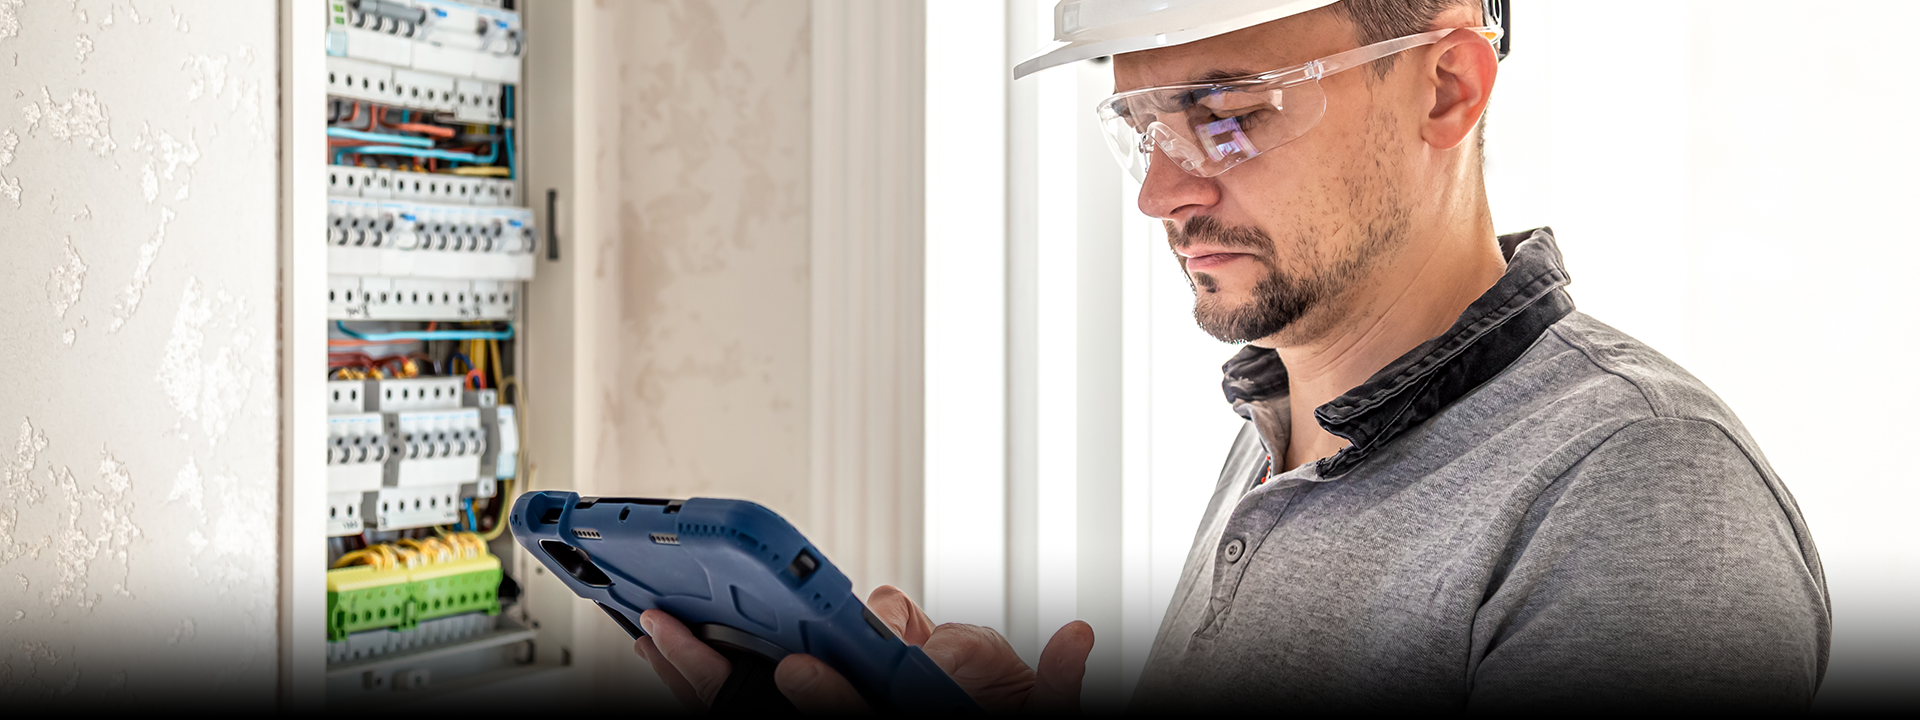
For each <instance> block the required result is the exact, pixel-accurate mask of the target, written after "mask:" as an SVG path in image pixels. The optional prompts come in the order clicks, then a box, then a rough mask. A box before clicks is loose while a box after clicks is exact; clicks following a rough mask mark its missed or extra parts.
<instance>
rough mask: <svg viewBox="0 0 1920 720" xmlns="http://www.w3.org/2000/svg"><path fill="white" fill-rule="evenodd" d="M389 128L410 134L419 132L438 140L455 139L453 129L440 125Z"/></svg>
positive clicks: (410, 125)
mask: <svg viewBox="0 0 1920 720" xmlns="http://www.w3.org/2000/svg"><path fill="white" fill-rule="evenodd" d="M387 127H390V128H393V129H395V130H406V131H408V132H417V133H420V134H422V135H432V136H434V137H438V138H450V137H453V135H454V132H453V128H450V127H441V126H439V125H421V124H420V123H400V124H399V125H388V126H387Z"/></svg>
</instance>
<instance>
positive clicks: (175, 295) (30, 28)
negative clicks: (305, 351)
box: [0, 0, 280, 711]
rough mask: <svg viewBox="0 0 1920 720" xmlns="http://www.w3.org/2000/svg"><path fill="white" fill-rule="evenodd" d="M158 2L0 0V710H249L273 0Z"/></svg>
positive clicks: (271, 317) (275, 479) (271, 450)
mask: <svg viewBox="0 0 1920 720" xmlns="http://www.w3.org/2000/svg"><path fill="white" fill-rule="evenodd" d="M136 3H137V4H136ZM163 6H164V5H163V4H159V5H150V4H147V0H132V1H129V0H68V1H66V2H27V3H22V2H20V1H19V0H0V225H3V226H4V227H6V230H5V232H4V234H5V236H6V238H7V242H6V243H5V245H6V247H7V251H8V261H7V262H6V263H0V307H6V308H9V309H12V310H14V312H9V313H0V337H6V338H7V339H8V343H9V353H10V354H9V356H8V357H9V359H10V364H9V366H8V368H7V370H8V372H7V378H6V381H5V382H6V383H7V384H6V387H4V388H0V707H6V708H8V709H9V710H16V711H17V710H19V709H21V708H32V707H34V706H35V705H36V704H38V703H48V702H58V703H61V704H63V705H70V706H72V705H130V706H144V707H158V706H161V705H157V704H156V703H164V702H165V701H166V700H169V699H173V698H179V697H184V696H186V695H189V694H190V695H191V696H192V697H194V698H197V699H201V701H202V702H212V703H214V704H215V705H218V704H220V703H225V704H227V705H229V706H232V707H234V708H235V709H252V710H256V711H260V710H269V711H270V710H271V709H272V708H273V701H274V697H275V684H276V683H275V681H276V676H277V659H276V652H277V651H276V648H277V634H276V628H277V623H278V616H277V593H278V587H279V581H278V575H277V567H278V558H277V548H278V540H277V538H278V535H277V527H278V525H277V517H276V515H277V512H276V511H277V508H278V507H279V454H280V448H279V444H278V443H279V434H278V422H277V421H278V417H279V406H278V402H277V396H278V386H279V376H278V373H277V372H275V367H276V363H277V357H276V353H277V349H276V343H275V342H274V341H273V338H274V336H275V335H274V334H275V332H276V329H277V322H276V321H277V316H276V315H275V313H274V312H272V309H273V308H274V307H275V301H276V296H277V288H278V278H279V272H278V265H277V262H278V261H277V252H276V246H275V242H274V240H273V239H274V238H275V237H276V236H277V234H278V199H279V198H278V169H277V166H276V163H277V162H278V159H277V152H275V144H276V142H277V134H278V127H279V125H278V118H277V117H276V116H275V113H277V112H278V110H277V106H276V104H275V103H274V99H273V97H272V93H273V92H274V91H275V88H276V87H277V85H276V83H277V80H276V76H277V68H276V67H275V62H274V60H273V56H272V54H271V53H267V54H265V56H264V57H263V56H262V55H261V53H258V52H256V51H255V50H254V49H253V48H259V47H268V48H270V47H273V46H274V45H275V44H276V42H277V36H278V21H277V18H276V17H275V13H276V10H275V8H276V6H275V5H274V4H273V3H261V2H255V1H254V0H199V1H197V2H192V3H176V4H174V6H172V7H166V8H165V9H164V10H163V9H162V7H163ZM156 20H157V21H156ZM155 303H158V304H159V305H160V306H161V307H158V308H146V309H144V310H143V308H145V306H147V305H153V304H155ZM156 310H157V312H156ZM90 317H98V318H102V319H104V322H103V323H101V324H98V325H93V324H90V323H89V322H88V319H89V318H90Z"/></svg>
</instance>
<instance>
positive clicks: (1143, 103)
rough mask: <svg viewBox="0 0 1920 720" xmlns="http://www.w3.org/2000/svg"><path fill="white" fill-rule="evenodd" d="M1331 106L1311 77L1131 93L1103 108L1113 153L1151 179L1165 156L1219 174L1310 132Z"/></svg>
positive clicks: (1188, 168) (1194, 170)
mask: <svg viewBox="0 0 1920 720" xmlns="http://www.w3.org/2000/svg"><path fill="white" fill-rule="evenodd" d="M1326 107H1327V101H1326V95H1325V94H1323V93H1322V92H1321V90H1320V84H1319V83H1318V82H1305V83H1297V84H1293V85H1288V86H1285V87H1275V86H1272V85H1266V86H1254V87H1245V88H1241V87H1220V86H1205V87H1198V88H1194V87H1185V88H1166V89H1162V90H1154V91H1149V92H1139V93H1129V94H1125V95H1117V96H1114V97H1111V98H1108V99H1107V100H1106V101H1105V102H1102V103H1101V104H1100V107H1099V109H1098V110H1099V114H1100V124H1101V127H1102V129H1103V130H1105V132H1106V136H1107V145H1108V148H1109V149H1110V150H1112V151H1113V155H1114V159H1115V160H1117V161H1119V163H1120V167H1121V168H1123V169H1125V170H1126V171H1127V172H1128V173H1129V174H1131V175H1133V177H1134V179H1135V180H1141V181H1144V180H1145V179H1146V175H1147V169H1148V167H1149V164H1150V163H1152V162H1158V161H1162V159H1164V161H1168V162H1172V163H1174V164H1175V166H1177V167H1179V168H1180V169H1181V170H1183V171H1185V172H1187V173H1188V174H1191V175H1195V176H1198V177H1213V176H1215V175H1219V174H1220V173H1223V172H1226V171H1227V170H1228V169H1229V168H1232V167H1234V166H1235V165H1239V164H1240V163H1243V162H1246V161H1248V160H1251V159H1253V158H1254V157H1256V156H1258V155H1259V154H1260V153H1263V152H1266V151H1268V150H1272V149H1274V148H1276V147H1279V146H1281V145H1285V144H1287V143H1289V142H1292V141H1294V140H1295V139H1298V138H1299V137H1300V136H1301V135H1305V134H1306V132H1307V131H1308V130H1311V129H1313V126H1314V125H1316V124H1318V123H1319V122H1320V118H1321V117H1322V116H1323V115H1325V114H1326ZM1156 155H1158V156H1159V157H1158V158H1156V157H1155V156H1156Z"/></svg>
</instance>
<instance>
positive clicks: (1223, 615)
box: [1193, 463, 1317, 639]
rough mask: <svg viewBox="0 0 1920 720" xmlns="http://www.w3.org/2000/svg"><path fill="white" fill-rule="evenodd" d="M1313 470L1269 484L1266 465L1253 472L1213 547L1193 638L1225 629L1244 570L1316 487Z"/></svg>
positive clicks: (1201, 637)
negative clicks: (1208, 590) (1203, 607)
mask: <svg viewBox="0 0 1920 720" xmlns="http://www.w3.org/2000/svg"><path fill="white" fill-rule="evenodd" d="M1312 467H1313V465H1312V464H1311V463H1309V464H1307V465H1306V466H1304V467H1302V468H1301V469H1299V470H1296V471H1295V472H1292V473H1286V474H1283V475H1281V476H1279V477H1275V478H1272V479H1271V480H1266V474H1267V470H1268V469H1267V467H1266V465H1265V464H1263V465H1262V467H1259V468H1255V472H1254V477H1253V478H1250V479H1249V480H1248V483H1249V484H1250V485H1253V486H1254V487H1253V489H1252V490H1251V491H1249V492H1248V493H1247V494H1246V495H1245V496H1244V497H1242V498H1241V499H1240V502H1239V503H1238V504H1237V505H1236V506H1235V507H1234V510H1233V515H1232V516H1230V517H1229V518H1228V519H1227V526H1226V528H1225V530H1224V531H1223V532H1222V533H1221V534H1220V541H1219V542H1218V543H1217V544H1216V545H1215V547H1214V550H1213V553H1214V554H1213V593H1212V595H1211V596H1210V597H1209V598H1208V600H1207V611H1206V614H1205V615H1204V616H1202V618H1201V621H1200V629H1199V630H1196V631H1194V634H1193V637H1194V638H1196V639H1207V638H1212V637H1213V636H1215V635H1217V634H1218V633H1219V632H1220V629H1221V628H1222V627H1224V626H1225V625H1226V620H1227V610H1228V609H1229V608H1231V607H1232V606H1233V598H1234V594H1235V593H1236V592H1238V591H1239V589H1240V581H1241V579H1242V578H1244V577H1246V574H1247V567H1248V566H1250V565H1252V564H1253V561H1252V558H1253V555H1254V554H1255V553H1257V552H1259V550H1260V547H1261V546H1262V545H1264V544H1265V543H1266V539H1267V537H1268V536H1269V535H1270V534H1272V532H1273V529H1274V527H1275V526H1277V525H1279V523H1280V519H1281V518H1282V517H1283V516H1285V514H1286V512H1287V508H1288V507H1290V506H1292V505H1293V501H1294V500H1295V499H1297V498H1299V497H1300V496H1301V495H1304V494H1306V493H1307V492H1309V491H1311V490H1312V488H1313V486H1314V485H1316V484H1317V483H1315V482H1313V481H1312V478H1310V477H1306V475H1309V474H1311V473H1312V470H1311V468H1312ZM1262 481H1264V482H1262Z"/></svg>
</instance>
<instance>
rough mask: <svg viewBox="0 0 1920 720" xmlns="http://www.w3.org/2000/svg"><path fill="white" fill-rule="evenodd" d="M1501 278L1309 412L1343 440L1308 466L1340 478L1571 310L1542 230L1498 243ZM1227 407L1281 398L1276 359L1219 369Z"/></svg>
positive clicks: (1249, 358) (1547, 233) (1494, 371)
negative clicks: (1440, 326)
mask: <svg viewBox="0 0 1920 720" xmlns="http://www.w3.org/2000/svg"><path fill="white" fill-rule="evenodd" d="M1500 250H1501V253H1502V254H1503V255H1505V256H1506V257H1507V271H1506V274H1504V275H1502V276H1501V277H1500V281H1499V282H1497V283H1494V286H1493V287H1492V288H1490V289H1488V290H1487V292H1486V293H1485V294H1483V295H1481V296H1480V298H1479V299H1477V300H1474V301H1473V304H1471V305H1468V306H1467V310H1466V312H1463V313H1461V314H1460V318H1459V319H1458V320H1455V321H1454V323H1453V327H1452V328H1450V329H1448V330H1447V331H1446V332H1445V333H1442V334H1441V335H1440V336H1438V337H1435V338H1433V339H1431V340H1428V341H1426V342H1424V343H1421V344H1420V346H1419V347H1416V348H1414V349H1413V350H1411V351H1408V352H1407V354H1405V355H1401V356H1400V357H1399V358H1398V359H1396V360H1394V361H1393V362H1391V363H1388V364H1387V366H1386V367H1384V368H1381V370H1380V371H1379V372H1377V373H1374V374H1373V377H1370V378H1368V379H1367V381H1366V382H1364V383H1361V384H1360V386H1359V387H1355V388H1354V389H1352V390H1349V391H1347V393H1346V394H1345V395H1341V396H1340V397H1337V398H1334V399H1333V401H1332V402H1329V403H1327V404H1325V405H1321V406H1320V407H1317V408H1314V411H1313V417H1314V420H1315V421H1317V422H1319V423H1320V427H1322V428H1325V429H1326V431H1327V432H1329V433H1332V434H1334V435H1336V436H1338V437H1341V438H1344V439H1345V440H1347V442H1349V443H1350V445H1348V446H1347V447H1346V448H1345V449H1343V450H1341V451H1340V452H1338V453H1336V454H1334V455H1333V456H1332V457H1328V458H1323V459H1321V460H1320V461H1319V462H1318V463H1317V467H1316V469H1317V470H1318V471H1319V474H1320V475H1321V476H1322V477H1325V478H1329V479H1330V478H1333V477H1335V476H1338V475H1341V474H1344V473H1346V472H1347V471H1348V470H1352V469H1353V468H1354V467H1355V466H1357V465H1359V464H1360V462H1361V461H1363V460H1365V459H1366V458H1367V456H1368V455H1370V454H1371V453H1373V451H1375V450H1377V449H1379V448H1380V447H1381V446H1384V445H1386V444H1387V443H1388V442H1391V441H1392V440H1393V439H1394V438H1396V437H1399V436H1400V434H1401V433H1404V432H1406V431H1407V430H1408V429H1410V428H1413V427H1416V426H1418V425H1419V424H1421V423H1423V422H1426V421H1427V419H1428V418H1431V417H1433V416H1434V415H1437V414H1439V413H1440V411H1441V410H1442V409H1444V408H1445V407H1447V406H1448V405H1449V404H1452V403H1453V401H1455V400H1458V399H1460V398H1461V397H1464V396H1466V394H1467V393H1469V392H1472V391H1473V390H1474V389H1475V388H1477V387H1479V386H1480V385H1481V384H1482V383H1485V382H1486V381H1488V380H1491V379H1493V377H1494V376H1495V375H1498V374H1500V372H1501V371H1502V370H1505V369H1506V368H1507V366H1509V365H1512V364H1513V363H1514V361H1516V360H1519V359H1520V356H1521V355H1522V354H1525V353H1526V351H1527V349H1528V348H1530V347H1532V346H1533V343H1534V341H1535V340H1538V339H1539V337H1540V335H1541V333H1544V332H1546V330H1547V328H1548V327H1550V326H1552V325H1553V324H1554V323H1556V322H1559V321H1560V318H1563V317H1566V316H1567V314H1568V313H1571V312H1573V297H1572V296H1570V295H1568V294H1567V291H1566V290H1565V289H1564V288H1565V287H1566V285H1567V283H1569V282H1571V278H1569V277H1568V275H1567V270H1566V268H1565V267H1564V266H1563V264H1562V261H1561V258H1560V247H1559V246H1558V245H1556V244H1555V243H1554V239H1553V230H1552V229H1550V228H1540V229H1537V230H1533V231H1530V232H1524V233H1515V234H1513V235H1504V236H1501V237H1500ZM1220 369H1221V371H1222V372H1223V373H1225V376H1226V377H1225V379H1224V380H1222V381H1221V387H1222V389H1223V390H1225V392H1226V395H1227V401H1228V402H1229V403H1232V404H1233V405H1235V406H1236V409H1241V410H1242V412H1243V414H1244V409H1243V408H1239V406H1241V405H1244V404H1246V403H1254V402H1259V401H1263V400H1271V399H1273V398H1277V397H1281V396H1284V395H1286V393H1287V368H1286V366H1285V365H1283V364H1282V363H1281V362H1280V355H1279V354H1278V353H1275V352H1274V351H1272V350H1270V349H1267V348H1259V347H1254V346H1252V345H1248V346H1246V347H1244V348H1241V349H1240V352H1239V353H1238V354H1236V355H1234V356H1233V358H1232V359H1230V360H1228V361H1227V363H1226V365H1223V366H1221V368H1220ZM1281 450H1283V448H1276V449H1275V452H1279V451H1281Z"/></svg>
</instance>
